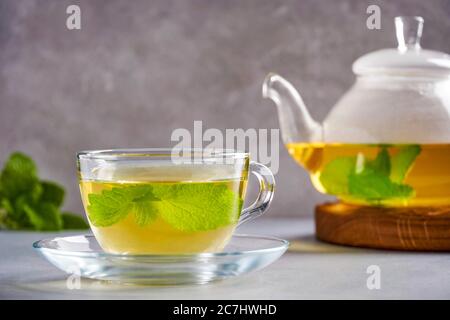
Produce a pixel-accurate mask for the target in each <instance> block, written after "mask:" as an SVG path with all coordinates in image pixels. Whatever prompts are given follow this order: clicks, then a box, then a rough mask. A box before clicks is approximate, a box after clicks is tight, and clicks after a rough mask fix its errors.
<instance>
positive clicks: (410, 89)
mask: <svg viewBox="0 0 450 320" xmlns="http://www.w3.org/2000/svg"><path fill="white" fill-rule="evenodd" d="M423 22H424V20H423V19H422V18H421V17H396V18H395V26H396V35H397V41H398V47H397V48H396V49H383V50H379V51H375V52H372V53H369V54H366V55H364V56H362V57H360V58H359V59H357V60H356V61H355V62H354V64H353V72H354V73H355V74H356V81H355V83H354V85H353V86H352V88H351V89H350V90H349V91H348V92H347V93H346V94H345V95H344V96H343V97H342V98H341V99H340V100H339V101H338V102H337V104H336V105H335V106H334V107H333V108H332V110H331V112H330V113H329V114H328V116H327V117H326V119H325V120H324V121H323V123H322V124H320V123H318V122H316V121H315V120H314V119H313V118H312V117H311V116H310V114H309V112H308V110H307V108H306V106H305V104H304V103H303V100H302V98H301V96H300V94H299V93H298V92H297V91H296V90H295V88H294V87H293V86H292V84H290V83H289V82H288V81H287V80H285V79H284V78H282V77H281V76H279V75H277V74H269V75H267V77H266V79H265V81H264V84H263V96H264V97H265V98H270V99H271V100H273V101H274V102H275V104H276V106H277V110H278V116H279V121H280V127H281V131H282V138H283V142H284V143H285V145H286V147H287V148H288V150H289V153H290V154H291V156H292V157H293V158H294V159H295V160H296V161H297V162H298V163H300V164H301V165H302V166H303V167H305V168H306V169H307V170H308V171H309V173H310V175H311V180H312V182H313V184H314V186H315V187H316V189H317V190H318V191H320V192H323V193H327V194H331V195H336V196H337V197H338V198H340V199H341V200H342V201H345V202H349V203H355V204H364V205H385V206H438V205H450V55H447V54H445V53H442V52H437V51H431V50H424V49H422V48H421V45H420V38H421V35H422V29H423Z"/></svg>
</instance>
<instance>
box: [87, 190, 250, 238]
mask: <svg viewBox="0 0 450 320" xmlns="http://www.w3.org/2000/svg"><path fill="white" fill-rule="evenodd" d="M88 199H89V205H88V208H87V211H88V215H89V220H90V221H91V223H92V224H94V225H95V226H98V227H107V226H111V225H113V224H115V223H117V222H119V221H120V220H122V219H124V218H125V217H126V216H127V215H128V214H134V218H135V221H136V223H137V224H138V225H140V226H145V225H147V224H149V223H151V222H152V221H153V220H154V219H156V217H158V216H160V217H161V218H163V219H164V220H165V221H166V222H168V223H169V224H171V225H172V226H173V227H175V228H177V229H179V230H183V231H189V232H193V231H203V230H211V229H216V228H218V227H220V226H225V225H228V224H231V223H236V222H237V221H238V219H239V215H240V210H241V207H242V200H241V199H240V197H239V196H238V195H237V194H236V193H234V192H232V191H231V190H229V189H228V187H227V186H226V185H225V184H217V183H187V184H176V183H175V184H152V185H151V186H150V185H142V186H140V185H134V186H124V187H115V188H112V189H111V190H104V191H102V192H101V193H100V194H90V195H89V196H88Z"/></svg>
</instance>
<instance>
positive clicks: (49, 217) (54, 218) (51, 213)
mask: <svg viewBox="0 0 450 320" xmlns="http://www.w3.org/2000/svg"><path fill="white" fill-rule="evenodd" d="M24 211H25V213H26V214H27V216H28V218H29V220H30V222H31V224H32V226H33V227H34V229H35V230H39V231H58V230H61V229H62V225H63V221H62V217H61V214H60V212H59V210H58V208H57V207H56V206H55V205H54V204H52V203H48V202H42V203H39V204H38V205H37V206H35V207H31V206H29V205H25V206H24Z"/></svg>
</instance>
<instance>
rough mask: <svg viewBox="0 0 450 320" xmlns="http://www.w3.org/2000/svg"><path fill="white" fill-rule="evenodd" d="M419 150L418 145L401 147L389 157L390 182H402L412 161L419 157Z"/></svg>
mask: <svg viewBox="0 0 450 320" xmlns="http://www.w3.org/2000/svg"><path fill="white" fill-rule="evenodd" d="M420 151H421V148H420V146H419V145H410V146H405V147H401V148H400V149H399V151H398V152H397V153H396V154H395V155H393V156H392V157H391V174H390V177H391V180H392V181H394V182H397V183H400V182H403V180H404V179H405V177H406V175H407V173H408V171H409V170H411V168H412V165H413V163H414V161H415V160H416V158H417V156H418V155H419V153H420Z"/></svg>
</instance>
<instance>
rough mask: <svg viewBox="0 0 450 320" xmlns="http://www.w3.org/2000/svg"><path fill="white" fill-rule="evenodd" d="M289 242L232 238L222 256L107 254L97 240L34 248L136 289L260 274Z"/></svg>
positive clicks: (56, 261)
mask: <svg viewBox="0 0 450 320" xmlns="http://www.w3.org/2000/svg"><path fill="white" fill-rule="evenodd" d="M288 246H289V242H288V241H286V240H282V239H278V238H274V237H267V236H258V235H245V234H236V235H233V237H232V238H231V240H230V242H229V243H228V245H227V246H226V247H225V249H224V250H223V251H222V252H218V253H200V254H180V255H125V254H111V253H106V252H104V251H103V250H102V249H101V248H100V246H99V245H98V243H97V241H96V240H95V237H94V236H93V235H77V236H69V237H57V238H53V239H45V240H40V241H37V242H35V243H34V244H33V247H34V248H35V249H36V250H38V251H39V252H40V253H41V254H42V255H43V256H44V257H45V258H46V259H47V260H48V261H49V262H50V263H52V264H53V265H54V266H56V267H57V268H59V269H61V270H63V271H65V272H67V273H71V274H79V275H80V276H82V277H87V278H91V279H97V280H109V281H118V282H123V283H132V284H153V285H181V284H202V283H208V282H211V281H216V280H221V279H226V278H230V277H234V276H239V275H241V274H245V273H248V272H251V271H255V270H260V269H262V268H264V267H266V266H268V265H269V264H271V263H272V262H274V261H275V260H277V259H278V258H279V257H280V256H281V255H282V254H283V253H284V252H285V251H286V250H287V248H288Z"/></svg>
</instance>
